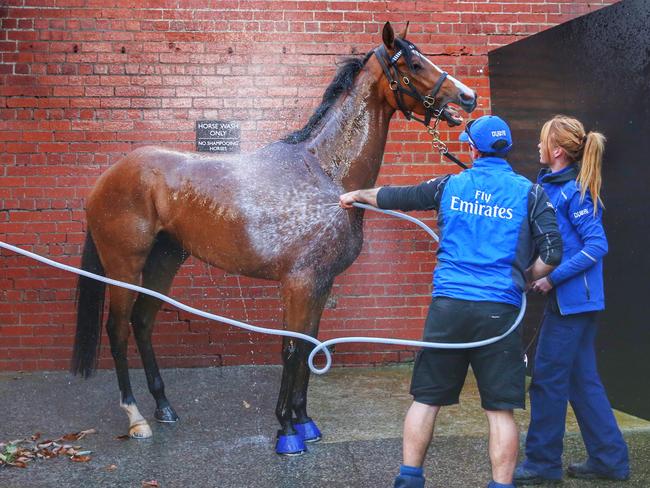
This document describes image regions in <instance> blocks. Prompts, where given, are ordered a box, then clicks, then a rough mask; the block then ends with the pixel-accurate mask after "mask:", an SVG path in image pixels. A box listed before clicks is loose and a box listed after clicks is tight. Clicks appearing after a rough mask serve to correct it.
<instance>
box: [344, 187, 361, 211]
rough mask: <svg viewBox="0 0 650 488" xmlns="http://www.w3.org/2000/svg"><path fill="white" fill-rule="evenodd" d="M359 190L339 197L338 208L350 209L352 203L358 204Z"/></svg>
mask: <svg viewBox="0 0 650 488" xmlns="http://www.w3.org/2000/svg"><path fill="white" fill-rule="evenodd" d="M358 194H359V190H355V191H351V192H348V193H344V194H343V195H341V196H340V197H339V206H340V207H341V208H352V207H353V206H354V205H352V204H353V203H354V202H358V201H359V200H358Z"/></svg>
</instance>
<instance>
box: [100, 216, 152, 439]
mask: <svg viewBox="0 0 650 488" xmlns="http://www.w3.org/2000/svg"><path fill="white" fill-rule="evenodd" d="M116 227H118V226H109V225H107V224H105V225H104V226H103V227H98V228H97V229H95V231H94V233H93V234H94V237H95V243H96V245H97V250H98V251H99V254H100V256H101V258H102V263H103V265H104V269H105V271H106V277H108V278H112V279H115V280H120V281H124V282H127V283H133V284H136V285H138V284H140V277H141V272H142V269H143V268H144V264H145V262H146V258H147V255H148V254H149V251H150V249H151V245H152V243H153V235H151V234H148V233H145V232H142V229H134V232H129V230H132V229H129V228H128V226H125V225H121V226H119V231H114V228H116ZM112 231H114V232H112ZM116 235H117V236H119V241H118V240H117V238H116ZM108 290H109V297H110V305H109V316H108V322H107V324H106V329H107V332H108V338H109V339H110V343H111V354H112V355H113V361H114V362H115V372H116V374H117V382H118V385H119V388H120V393H121V398H120V406H121V407H122V409H124V411H125V412H126V414H127V415H128V417H129V435H130V436H131V437H134V438H145V437H151V435H152V433H151V428H150V427H149V424H148V423H147V421H146V420H145V419H144V418H143V417H142V415H141V414H140V411H139V410H138V407H137V405H136V403H135V398H134V396H133V392H132V391H131V381H130V378H129V365H128V361H127V347H128V341H129V334H130V331H131V327H130V325H129V323H130V319H131V311H132V310H133V304H134V302H135V298H136V294H137V293H136V292H134V291H131V290H127V289H125V288H121V287H119V286H114V285H109V287H108Z"/></svg>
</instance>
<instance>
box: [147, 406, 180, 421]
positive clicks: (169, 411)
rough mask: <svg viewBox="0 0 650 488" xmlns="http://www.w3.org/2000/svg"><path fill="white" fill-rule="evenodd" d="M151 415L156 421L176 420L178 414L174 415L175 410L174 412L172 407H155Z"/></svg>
mask: <svg viewBox="0 0 650 488" xmlns="http://www.w3.org/2000/svg"><path fill="white" fill-rule="evenodd" d="M153 416H154V418H155V419H156V420H157V421H158V422H163V423H174V422H178V415H176V412H174V409H173V408H172V407H163V408H157V409H156V411H155V412H154V414H153Z"/></svg>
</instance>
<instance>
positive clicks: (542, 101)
mask: <svg viewBox="0 0 650 488" xmlns="http://www.w3.org/2000/svg"><path fill="white" fill-rule="evenodd" d="M649 25H650V2H648V1H647V0H623V1H622V2H620V3H617V4H614V5H612V6H610V7H606V8H603V9H601V10H598V11H596V12H594V13H592V14H589V15H585V16H583V17H580V18H577V19H575V20H573V21H571V22H567V23H565V24H562V25H559V26H557V27H555V28H552V29H549V30H547V31H544V32H541V33H539V34H537V35H534V36H531V37H528V38H526V39H523V40H521V41H519V42H515V43H513V44H510V45H508V46H505V47H502V48H499V49H496V50H494V51H492V52H491V53H490V54H489V70H490V87H491V91H492V110H493V112H494V113H495V114H498V115H501V116H503V117H504V118H505V119H507V120H508V121H509V122H510V123H511V126H512V128H513V139H514V141H515V146H514V150H513V152H512V157H511V158H510V159H511V161H512V163H513V166H514V167H515V169H516V170H517V171H519V172H521V173H523V174H525V175H526V176H527V177H529V178H530V179H533V180H534V179H535V178H536V175H537V172H538V170H539V164H538V161H539V158H538V153H537V143H538V142H539V131H540V128H541V126H542V124H543V123H544V122H545V121H546V120H547V119H549V118H550V117H552V116H553V115H555V114H565V115H572V116H575V117H577V118H578V119H580V120H581V121H582V122H583V123H584V124H585V128H586V129H587V130H597V131H600V132H603V133H604V134H605V135H606V136H607V138H608V143H607V148H606V154H605V160H604V162H603V181H604V184H603V199H604V202H605V206H606V211H605V217H604V222H605V229H606V232H607V237H608V239H609V254H608V256H607V257H606V258H605V290H606V300H607V310H606V311H605V312H604V313H603V314H602V315H601V317H600V332H599V338H598V356H599V357H598V361H599V368H600V373H601V376H602V379H603V382H604V383H605V386H606V388H607V392H608V394H609V397H610V399H611V401H612V404H613V406H614V407H615V408H617V409H620V410H623V411H625V412H628V413H631V414H633V415H636V416H640V417H643V418H645V419H650V386H648V385H649V378H650V294H649V291H650V286H648V283H649V280H650V29H649V28H648V26H649ZM541 307H542V301H541V300H540V299H532V300H531V306H530V311H529V313H528V314H527V316H526V331H527V335H528V336H529V338H530V337H531V335H532V332H533V331H534V329H535V328H536V327H537V325H538V323H539V320H540V318H541Z"/></svg>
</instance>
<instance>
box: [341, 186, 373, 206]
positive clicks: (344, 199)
mask: <svg viewBox="0 0 650 488" xmlns="http://www.w3.org/2000/svg"><path fill="white" fill-rule="evenodd" d="M378 191H379V188H371V189H369V190H355V191H351V192H348V193H344V194H343V195H341V196H340V197H339V205H340V206H341V208H352V207H353V206H354V205H352V204H353V203H354V202H360V203H367V204H368V205H372V206H373V207H376V206H377V192H378Z"/></svg>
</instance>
